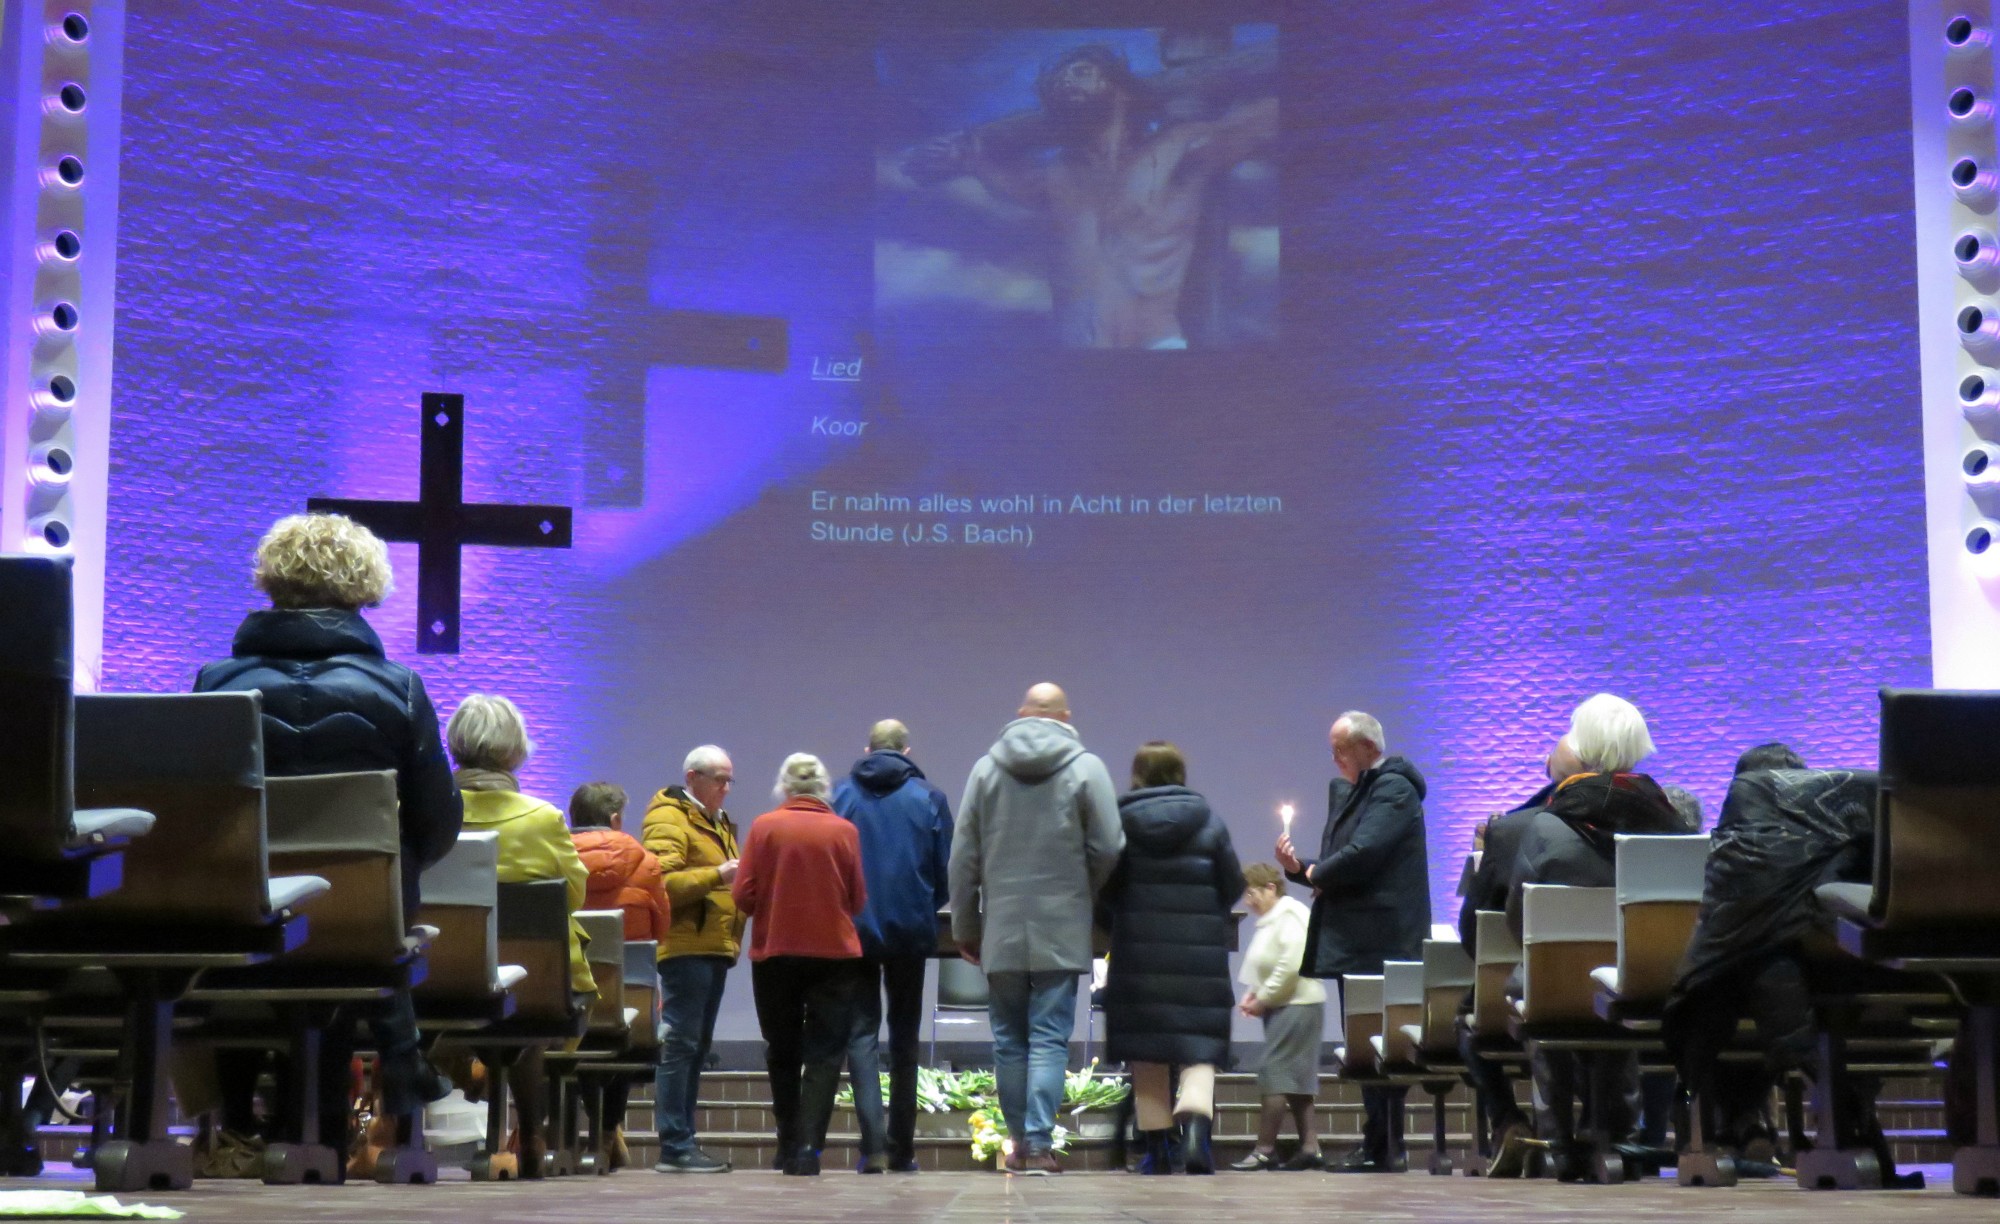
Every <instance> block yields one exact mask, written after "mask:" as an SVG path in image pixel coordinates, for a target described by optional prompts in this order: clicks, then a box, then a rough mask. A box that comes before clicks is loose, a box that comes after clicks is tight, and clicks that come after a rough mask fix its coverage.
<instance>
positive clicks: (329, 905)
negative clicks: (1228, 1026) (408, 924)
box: [264, 770, 409, 966]
mask: <svg viewBox="0 0 2000 1224" xmlns="http://www.w3.org/2000/svg"><path fill="white" fill-rule="evenodd" d="M396 811H397V804H396V774H395V772H394V771H393V770H380V771H375V772H370V773H340V774H318V775H314V776H310V777H300V778H267V779H265V782H264V812H265V829H266V835H267V837H268V839H269V842H270V861H271V870H272V871H273V872H274V873H276V874H280V875H314V876H319V877H320V878H322V879H324V880H326V881H327V883H328V884H330V885H331V886H332V887H331V888H330V889H329V890H328V891H327V892H326V893H324V894H322V895H321V896H318V897H315V898H313V899H312V900H310V901H307V902H306V903H305V904H304V906H303V907H302V912H303V913H304V914H305V915H306V942H305V944H304V946H302V947H300V948H299V949H298V950H297V951H294V952H292V953H290V954H288V955H287V956H286V957H285V962H286V963H287V964H313V965H367V966H382V965H393V964H395V963H396V962H398V961H401V960H403V959H405V958H406V957H407V956H408V955H409V945H408V944H407V943H406V942H405V940H406V938H407V936H408V931H407V929H406V928H405V926H404V925H403V847H402V840H401V837H400V831H399V826H398V824H397V820H396Z"/></svg>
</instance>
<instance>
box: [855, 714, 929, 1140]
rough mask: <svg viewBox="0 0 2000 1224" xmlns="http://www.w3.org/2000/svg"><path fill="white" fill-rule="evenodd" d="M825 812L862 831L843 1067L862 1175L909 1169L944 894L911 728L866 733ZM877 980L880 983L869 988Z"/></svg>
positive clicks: (890, 725)
mask: <svg viewBox="0 0 2000 1224" xmlns="http://www.w3.org/2000/svg"><path fill="white" fill-rule="evenodd" d="M833 807H834V810H835V811H837V812H839V813H840V814H841V815H842V816H845V817H847V819H849V820H851V821H853V822H854V826H855V828H857V829H858V830H860V832H861V873H862V875H863V876H864V877H865V878H866V879H867V883H868V906H867V908H866V909H864V910H862V911H861V914H860V916H859V917H857V918H856V919H855V920H854V927H855V930H856V931H857V932H858V933H859V934H860V936H861V953H862V956H863V958H864V960H863V962H862V965H863V969H862V972H863V975H864V980H865V981H866V982H867V983H868V985H867V986H866V987H865V988H864V989H863V992H862V998H861V1006H860V1007H859V1008H858V1010H857V1016H856V1023H855V1028H854V1039H853V1041H852V1042H851V1043H850V1044H849V1046H848V1048H847V1070H848V1074H849V1076H850V1077H852V1079H853V1081H854V1112H855V1116H856V1118H857V1120H858V1121H859V1122H860V1124H861V1155H862V1162H861V1171H862V1172H863V1173H880V1172H882V1171H883V1169H884V1168H887V1169H888V1170H889V1171H890V1172H894V1173H914V1172H916V1171H917V1149H916V1143H917V1140H916V1133H917V1032H918V1029H919V1027H920V1026H921V1024H922V1022H923V1012H924V964H925V962H926V961H927V960H928V959H929V958H930V954H931V953H932V952H933V951H935V950H936V948H937V913H938V911H939V910H940V909H942V908H944V905H945V902H946V900H947V898H948V896H949V890H948V887H947V880H946V876H945V870H946V865H947V864H948V863H949V862H950V860H951V803H950V801H948V800H947V799H946V798H945V797H944V792H942V791H940V790H938V788H937V787H935V786H932V785H931V784H930V782H929V781H927V780H926V779H925V778H924V771H923V770H921V769H918V768H917V766H916V762H914V761H912V760H911V759H910V729H909V728H908V727H906V726H904V725H903V724H902V723H900V722H897V721H896V720H895V719H893V718H886V719H883V720H882V721H881V722H878V723H876V724H875V727H874V729H873V730H871V731H870V732H869V733H868V755H866V756H864V757H862V758H861V759H860V760H859V761H856V762H855V763H854V769H853V772H852V773H850V774H849V775H848V776H847V777H846V778H844V779H842V780H841V783H840V785H839V786H838V787H836V788H835V789H834V792H833ZM877 983H879V984H880V985H879V986H878V985H877ZM884 992H886V993H887V994H888V996H889V1007H888V1012H889V1125H888V1134H887V1136H886V1140H885V1136H884V1134H883V1126H882V1093H881V1089H880V1087H879V1084H880V1073H879V1071H878V1070H877V1067H878V1065H879V1061H880V1051H879V1049H878V1046H877V1041H878V1035H879V1034H880V1032H881V1028H882V995H883V993H884Z"/></svg>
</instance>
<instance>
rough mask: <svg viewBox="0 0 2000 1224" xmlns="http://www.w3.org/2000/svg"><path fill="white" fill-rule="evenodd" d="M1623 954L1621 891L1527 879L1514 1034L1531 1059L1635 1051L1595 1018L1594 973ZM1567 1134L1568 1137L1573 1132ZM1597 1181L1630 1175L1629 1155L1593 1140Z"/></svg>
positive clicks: (1623, 1036)
mask: <svg viewBox="0 0 2000 1224" xmlns="http://www.w3.org/2000/svg"><path fill="white" fill-rule="evenodd" d="M1617 956H1618V900H1617V890H1616V889H1615V888H1576V887H1571V886H1567V885H1556V884H1529V885H1527V886H1526V889H1525V896H1524V899H1523V905H1522V922H1521V984H1522V985H1521V997H1520V998H1519V999H1518V1000H1516V1001H1515V1004H1514V1010H1515V1013H1516V1015H1515V1020H1514V1022H1513V1024H1512V1026H1511V1027H1512V1031H1513V1033H1514V1036H1515V1037H1516V1038H1518V1039H1519V1040H1520V1042H1521V1044H1522V1045H1523V1046H1524V1047H1525V1048H1526V1049H1527V1050H1528V1051H1529V1053H1530V1055H1531V1056H1533V1055H1534V1054H1535V1053H1536V1052H1537V1051H1545V1052H1547V1053H1551V1054H1557V1053H1575V1054H1588V1053H1612V1052H1622V1051H1625V1050H1629V1049H1632V1048H1633V1043H1632V1039H1631V1038H1630V1037H1629V1036H1628V1035H1626V1034H1625V1033H1623V1032H1622V1031H1621V1030H1619V1029H1618V1028H1617V1027H1615V1026H1613V1025H1611V1024H1608V1023H1606V1022H1605V1021H1604V1020H1603V1019H1602V1018H1600V1017H1599V1016H1598V1015H1597V1011H1596V1007H1595V1002H1596V994H1597V983H1596V981H1595V980H1594V979H1593V978H1592V977H1591V973H1592V971H1593V970H1595V969H1596V968H1598V967H1599V966H1601V965H1604V964H1606V963H1608V962H1614V961H1616V959H1617ZM1565 1138H1568V1137H1567V1136H1566V1137H1565ZM1592 1171H1593V1173H1594V1175H1595V1178H1596V1180H1597V1181H1599V1182H1603V1183H1607V1184H1609V1183H1616V1182H1620V1181H1623V1180H1625V1179H1626V1177H1627V1176H1628V1173H1629V1172H1630V1170H1629V1169H1628V1168H1627V1164H1626V1160H1625V1157H1624V1156H1623V1155H1622V1154H1621V1153H1618V1152H1616V1151H1613V1150H1611V1149H1610V1148H1609V1147H1608V1146H1607V1145H1606V1144H1604V1143H1603V1142H1598V1143H1597V1144H1595V1151H1594V1153H1593V1158H1592Z"/></svg>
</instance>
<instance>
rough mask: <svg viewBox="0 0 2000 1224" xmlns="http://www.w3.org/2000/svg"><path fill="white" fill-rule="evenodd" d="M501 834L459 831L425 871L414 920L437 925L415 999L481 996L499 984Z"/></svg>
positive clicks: (496, 989) (490, 993)
mask: <svg viewBox="0 0 2000 1224" xmlns="http://www.w3.org/2000/svg"><path fill="white" fill-rule="evenodd" d="M499 871H500V835H499V834H498V833H486V832H481V833H460V834H459V835H458V841H457V842H456V843H455V844H454V845H453V846H452V848H451V849H449V850H447V851H445V855H444V857H443V858H441V859H439V860H438V861H437V862H435V863H433V864H431V865H430V867H429V868H427V869H426V870H425V871H424V874H423V879H422V882H421V884H420V888H421V895H422V898H423V899H422V904H421V905H420V907H419V908H418V910H417V921H418V922H419V923H422V924H423V925H424V926H428V927H435V928H436V929H437V938H435V939H433V940H431V946H430V949H429V950H428V951H427V952H426V953H425V954H424V960H425V962H426V965H427V967H428V973H427V975H426V976H425V978H424V980H423V981H422V982H420V983H419V984H418V985H417V988H416V996H417V998H418V999H419V1000H425V999H439V1000H443V999H451V1000H464V1001H474V1002H477V1001H483V1000H485V999H488V998H490V997H492V996H493V995H494V994H497V993H498V992H499V990H500V926H499V921H498V918H497V916H496V913H497V910H498V908H499V904H500V881H499Z"/></svg>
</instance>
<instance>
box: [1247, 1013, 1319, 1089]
mask: <svg viewBox="0 0 2000 1224" xmlns="http://www.w3.org/2000/svg"><path fill="white" fill-rule="evenodd" d="M1325 1026H1326V1004H1324V1003H1294V1004H1292V1005H1291V1006H1289V1007H1281V1008H1279V1009H1278V1010H1277V1011H1274V1012H1270V1013H1268V1014H1266V1015H1265V1017H1264V1062H1263V1065H1262V1066H1260V1067H1258V1068H1257V1092H1258V1093H1259V1094H1260V1095H1262V1096H1281V1095H1300V1096H1318V1095H1319V1046H1320V1031H1321V1030H1322V1029H1323V1028H1324V1027H1325Z"/></svg>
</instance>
